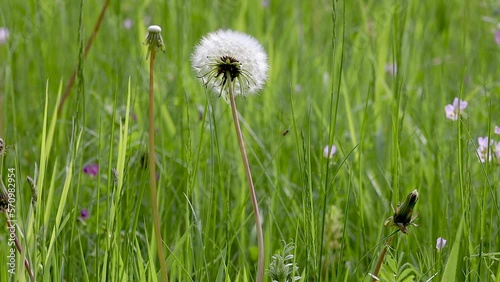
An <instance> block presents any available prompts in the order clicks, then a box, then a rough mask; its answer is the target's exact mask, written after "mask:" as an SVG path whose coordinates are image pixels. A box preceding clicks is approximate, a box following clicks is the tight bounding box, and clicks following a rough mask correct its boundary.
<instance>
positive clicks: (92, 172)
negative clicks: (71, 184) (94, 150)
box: [83, 163, 99, 177]
mask: <svg viewBox="0 0 500 282" xmlns="http://www.w3.org/2000/svg"><path fill="white" fill-rule="evenodd" d="M83 173H85V174H88V175H89V176H92V177H94V176H96V175H97V174H98V173H99V165H98V164H96V163H93V164H89V165H86V166H85V167H84V168H83Z"/></svg>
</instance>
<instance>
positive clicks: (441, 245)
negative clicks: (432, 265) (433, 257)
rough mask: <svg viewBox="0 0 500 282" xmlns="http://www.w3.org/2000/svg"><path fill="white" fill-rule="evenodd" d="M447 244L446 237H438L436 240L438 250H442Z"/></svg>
mask: <svg viewBox="0 0 500 282" xmlns="http://www.w3.org/2000/svg"><path fill="white" fill-rule="evenodd" d="M445 246H446V239H444V238H442V237H439V238H437V240H436V249H437V250H438V251H441V249H443V248H444V247H445Z"/></svg>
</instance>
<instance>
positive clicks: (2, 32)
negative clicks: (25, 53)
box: [0, 27, 10, 44]
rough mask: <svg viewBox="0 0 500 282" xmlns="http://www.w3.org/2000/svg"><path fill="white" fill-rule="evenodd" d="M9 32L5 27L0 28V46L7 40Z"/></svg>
mask: <svg viewBox="0 0 500 282" xmlns="http://www.w3.org/2000/svg"><path fill="white" fill-rule="evenodd" d="M9 35H10V32H9V30H8V29H7V28H6V27H0V44H5V42H7V39H9Z"/></svg>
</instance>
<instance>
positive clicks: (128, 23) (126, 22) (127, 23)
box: [123, 19, 132, 29]
mask: <svg viewBox="0 0 500 282" xmlns="http://www.w3.org/2000/svg"><path fill="white" fill-rule="evenodd" d="M123 27H124V28H125V29H130V28H131V27H132V20H131V19H125V20H124V21H123Z"/></svg>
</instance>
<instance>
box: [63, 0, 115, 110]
mask: <svg viewBox="0 0 500 282" xmlns="http://www.w3.org/2000/svg"><path fill="white" fill-rule="evenodd" d="M109 2H111V0H106V2H104V5H103V6H102V9H101V14H99V18H98V19H97V22H96V23H95V26H94V30H93V31H92V35H90V38H89V40H88V41H87V45H85V51H84V53H83V58H84V59H85V58H86V57H87V54H88V53H89V50H90V47H91V46H92V43H93V42H94V39H95V37H96V35H97V32H98V31H99V28H100V27H101V23H102V19H103V18H104V14H105V13H106V10H107V9H108V6H109ZM77 71H78V66H76V67H75V69H74V70H73V73H72V74H71V77H70V78H69V81H68V85H66V88H65V89H64V94H63V95H62V98H61V101H60V102H59V106H58V108H57V113H58V114H59V115H60V114H61V111H62V108H63V106H64V102H65V101H66V98H68V96H69V93H70V91H71V88H72V87H73V85H74V84H75V79H76V72H77Z"/></svg>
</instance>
